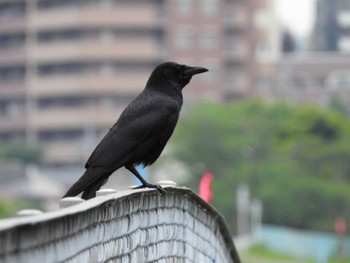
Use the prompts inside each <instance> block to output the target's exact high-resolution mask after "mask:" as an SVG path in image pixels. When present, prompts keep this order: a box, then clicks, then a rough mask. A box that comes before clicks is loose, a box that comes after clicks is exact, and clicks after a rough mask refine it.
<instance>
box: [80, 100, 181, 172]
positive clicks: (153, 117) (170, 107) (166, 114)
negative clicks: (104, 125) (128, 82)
mask: <svg viewBox="0 0 350 263" xmlns="http://www.w3.org/2000/svg"><path fill="white" fill-rule="evenodd" d="M159 99H161V98H158V99H154V98H153V99H149V100H147V99H146V100H145V98H140V99H136V100H135V101H134V102H133V103H131V104H130V105H129V106H128V107H127V108H126V109H125V110H124V112H123V113H122V114H121V116H120V118H119V119H118V121H117V123H116V124H115V125H114V126H113V127H112V128H111V129H110V131H109V132H108V133H107V134H106V136H105V137H104V138H103V139H102V141H101V142H100V143H99V145H98V146H97V147H96V149H95V150H94V151H93V153H92V154H91V156H90V158H89V160H88V161H87V163H86V166H85V167H86V168H89V167H103V168H105V169H111V170H115V169H118V168H119V167H121V166H123V165H125V164H126V163H128V162H130V161H133V158H134V150H135V149H141V148H142V147H143V145H144V144H146V143H148V144H149V142H150V141H152V142H153V143H159V142H158V140H161V141H164V140H165V143H166V141H167V140H168V139H169V137H170V136H171V134H172V131H173V130H174V128H175V125H176V122H177V118H178V115H179V111H180V109H179V105H178V103H174V102H172V101H162V103H158V102H159ZM174 120H175V123H174ZM169 129H171V131H169ZM165 143H164V145H165ZM148 146H149V145H148Z"/></svg>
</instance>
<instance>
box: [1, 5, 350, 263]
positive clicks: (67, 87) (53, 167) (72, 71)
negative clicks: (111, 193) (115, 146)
mask: <svg viewBox="0 0 350 263" xmlns="http://www.w3.org/2000/svg"><path fill="white" fill-rule="evenodd" d="M168 60H173V61H176V62H179V63H185V64H190V65H196V66H203V67H207V68H209V69H210V71H209V72H207V73H206V74H203V75H201V76H196V77H195V78H194V79H193V80H192V81H191V84H190V85H188V86H187V87H186V88H185V90H184V108H183V111H182V115H181V118H180V121H179V125H178V127H177V129H176V132H175V135H174V138H172V139H171V143H170V145H169V146H168V147H167V148H166V149H165V151H164V154H163V156H162V157H161V159H159V161H158V162H157V163H156V164H155V165H154V167H151V168H150V169H147V170H143V171H142V172H143V174H144V175H145V176H148V177H150V180H152V181H157V180H160V179H172V180H174V181H177V182H178V185H186V186H189V187H191V188H193V189H194V190H196V191H197V189H198V186H199V182H200V180H201V178H202V176H203V175H204V174H206V173H208V172H210V174H211V177H210V178H211V180H209V185H208V186H207V187H208V189H209V190H210V191H211V196H212V198H210V200H208V201H210V202H212V203H213V205H214V206H215V207H216V208H217V209H218V210H219V211H220V212H221V213H222V214H223V215H224V217H225V219H226V221H227V223H228V224H229V226H230V228H231V230H232V232H233V234H234V235H235V236H237V237H238V239H237V245H238V246H240V248H242V249H245V250H244V252H243V256H242V258H243V257H244V259H245V260H246V262H252V263H254V262H256V263H259V262H318V263H319V262H320V263H322V262H350V261H349V259H348V260H347V261H346V259H345V258H347V257H348V258H349V257H350V240H349V237H347V236H346V223H347V222H349V218H350V162H349V160H350V120H349V116H350V74H349V73H350V1H349V0H293V1H291V0H174V1H170V0H143V1H141V0H131V1H126V0H0V198H1V200H0V217H6V216H11V215H12V214H13V213H14V211H16V210H18V209H20V208H22V207H27V208H28V207H37V208H40V209H43V210H52V209H55V208H56V204H57V199H58V198H60V197H61V196H62V195H63V194H64V192H65V191H66V190H67V189H68V187H69V186H70V185H71V184H72V183H73V182H74V181H75V180H76V179H77V178H78V177H79V176H80V175H81V174H82V173H83V171H84V164H85V161H86V160H87V158H88V157H89V155H90V154H91V152H92V150H93V149H94V147H95V146H96V145H97V143H98V142H99V140H100V139H101V138H102V137H103V136H104V134H105V133H106V132H107V131H108V129H109V128H110V127H111V126H112V125H113V124H114V122H115V121H116V120H117V118H118V116H119V114H120V113H121V111H122V110H123V109H124V108H125V106H126V105H127V104H128V103H129V102H130V101H131V100H132V99H133V98H134V97H135V96H136V95H137V94H138V93H139V92H140V91H141V90H142V89H143V87H144V85H145V83H146V81H147V79H148V76H149V75H150V73H151V71H152V70H153V68H154V67H155V66H156V65H158V64H160V63H162V62H164V61H168ZM117 174H118V175H117V176H112V177H111V180H110V181H109V182H108V184H107V185H106V187H110V188H117V189H126V188H128V186H129V185H134V184H135V183H137V182H136V181H135V180H134V176H131V175H130V174H129V173H128V172H125V171H124V170H121V171H118V172H117ZM264 257H267V258H268V259H267V260H265V261H261V260H259V259H261V258H264ZM304 259H305V260H304ZM333 259H334V260H333ZM331 260H333V261H331Z"/></svg>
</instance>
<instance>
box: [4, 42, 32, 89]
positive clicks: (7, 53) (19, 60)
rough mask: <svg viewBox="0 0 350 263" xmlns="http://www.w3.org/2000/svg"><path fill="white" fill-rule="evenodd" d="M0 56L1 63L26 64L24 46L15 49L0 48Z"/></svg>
mask: <svg viewBox="0 0 350 263" xmlns="http://www.w3.org/2000/svg"><path fill="white" fill-rule="evenodd" d="M0 58H1V60H0V65H9V64H10V65H11V64H24V63H25V60H26V51H25V48H24V46H23V47H19V48H15V49H6V50H4V49H0ZM0 85H1V84H0Z"/></svg>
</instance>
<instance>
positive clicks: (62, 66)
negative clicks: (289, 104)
mask: <svg viewBox="0 0 350 263" xmlns="http://www.w3.org/2000/svg"><path fill="white" fill-rule="evenodd" d="M266 2H267V0H249V1H247V0H245V1H243V0H174V1H171V0H143V1H141V0H129V1H127V0H0V141H11V140H25V141H26V142H27V143H38V144H39V145H40V146H41V147H42V148H43V150H44V158H43V162H44V163H46V164H47V165H51V166H61V165H81V164H82V163H84V162H85V161H86V158H87V157H88V155H89V154H90V153H91V150H92V149H93V147H94V146H95V145H96V143H97V141H98V140H99V139H100V138H101V135H103V134H104V133H105V132H106V131H107V130H108V128H109V127H111V125H112V124H113V123H114V122H115V121H116V120H117V118H118V115H119V114H120V112H121V110H122V109H123V108H124V107H125V106H126V105H127V104H128V103H129V102H130V101H131V100H132V99H133V98H134V97H135V96H136V95H137V94H138V93H139V92H140V91H141V90H142V89H143V87H144V85H145V82H146V81H147V78H148V76H149V74H150V72H151V71H152V69H153V68H154V66H156V65H157V64H159V63H161V62H163V61H166V60H175V61H179V62H182V63H188V64H193V65H201V66H205V67H207V68H209V69H210V72H208V73H207V74H203V76H198V77H196V78H195V79H194V80H193V81H192V82H191V85H190V87H188V88H187V89H186V90H185V98H186V101H185V102H186V103H187V104H189V103H192V102H194V101H197V100H200V99H209V100H214V101H223V100H227V99H233V98H236V97H244V96H249V95H251V94H253V84H254V79H255V78H258V76H259V74H260V72H261V71H262V67H261V65H260V62H259V60H258V59H257V53H258V52H259V48H261V47H262V46H264V43H265V41H266V35H265V33H264V32H263V30H262V29H261V28H259V27H258V26H257V22H256V20H257V19H256V18H257V16H259V14H260V13H261V12H262V10H264V8H265V6H266Z"/></svg>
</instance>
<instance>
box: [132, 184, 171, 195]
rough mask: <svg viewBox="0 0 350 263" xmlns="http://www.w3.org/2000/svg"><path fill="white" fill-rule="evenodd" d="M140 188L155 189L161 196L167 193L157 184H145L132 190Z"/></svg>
mask: <svg viewBox="0 0 350 263" xmlns="http://www.w3.org/2000/svg"><path fill="white" fill-rule="evenodd" d="M141 188H154V189H157V190H158V192H159V193H160V194H161V195H165V194H166V193H167V191H166V190H165V189H164V188H163V187H162V186H160V185H159V184H149V183H147V184H142V185H140V186H136V187H134V188H133V189H141Z"/></svg>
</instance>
